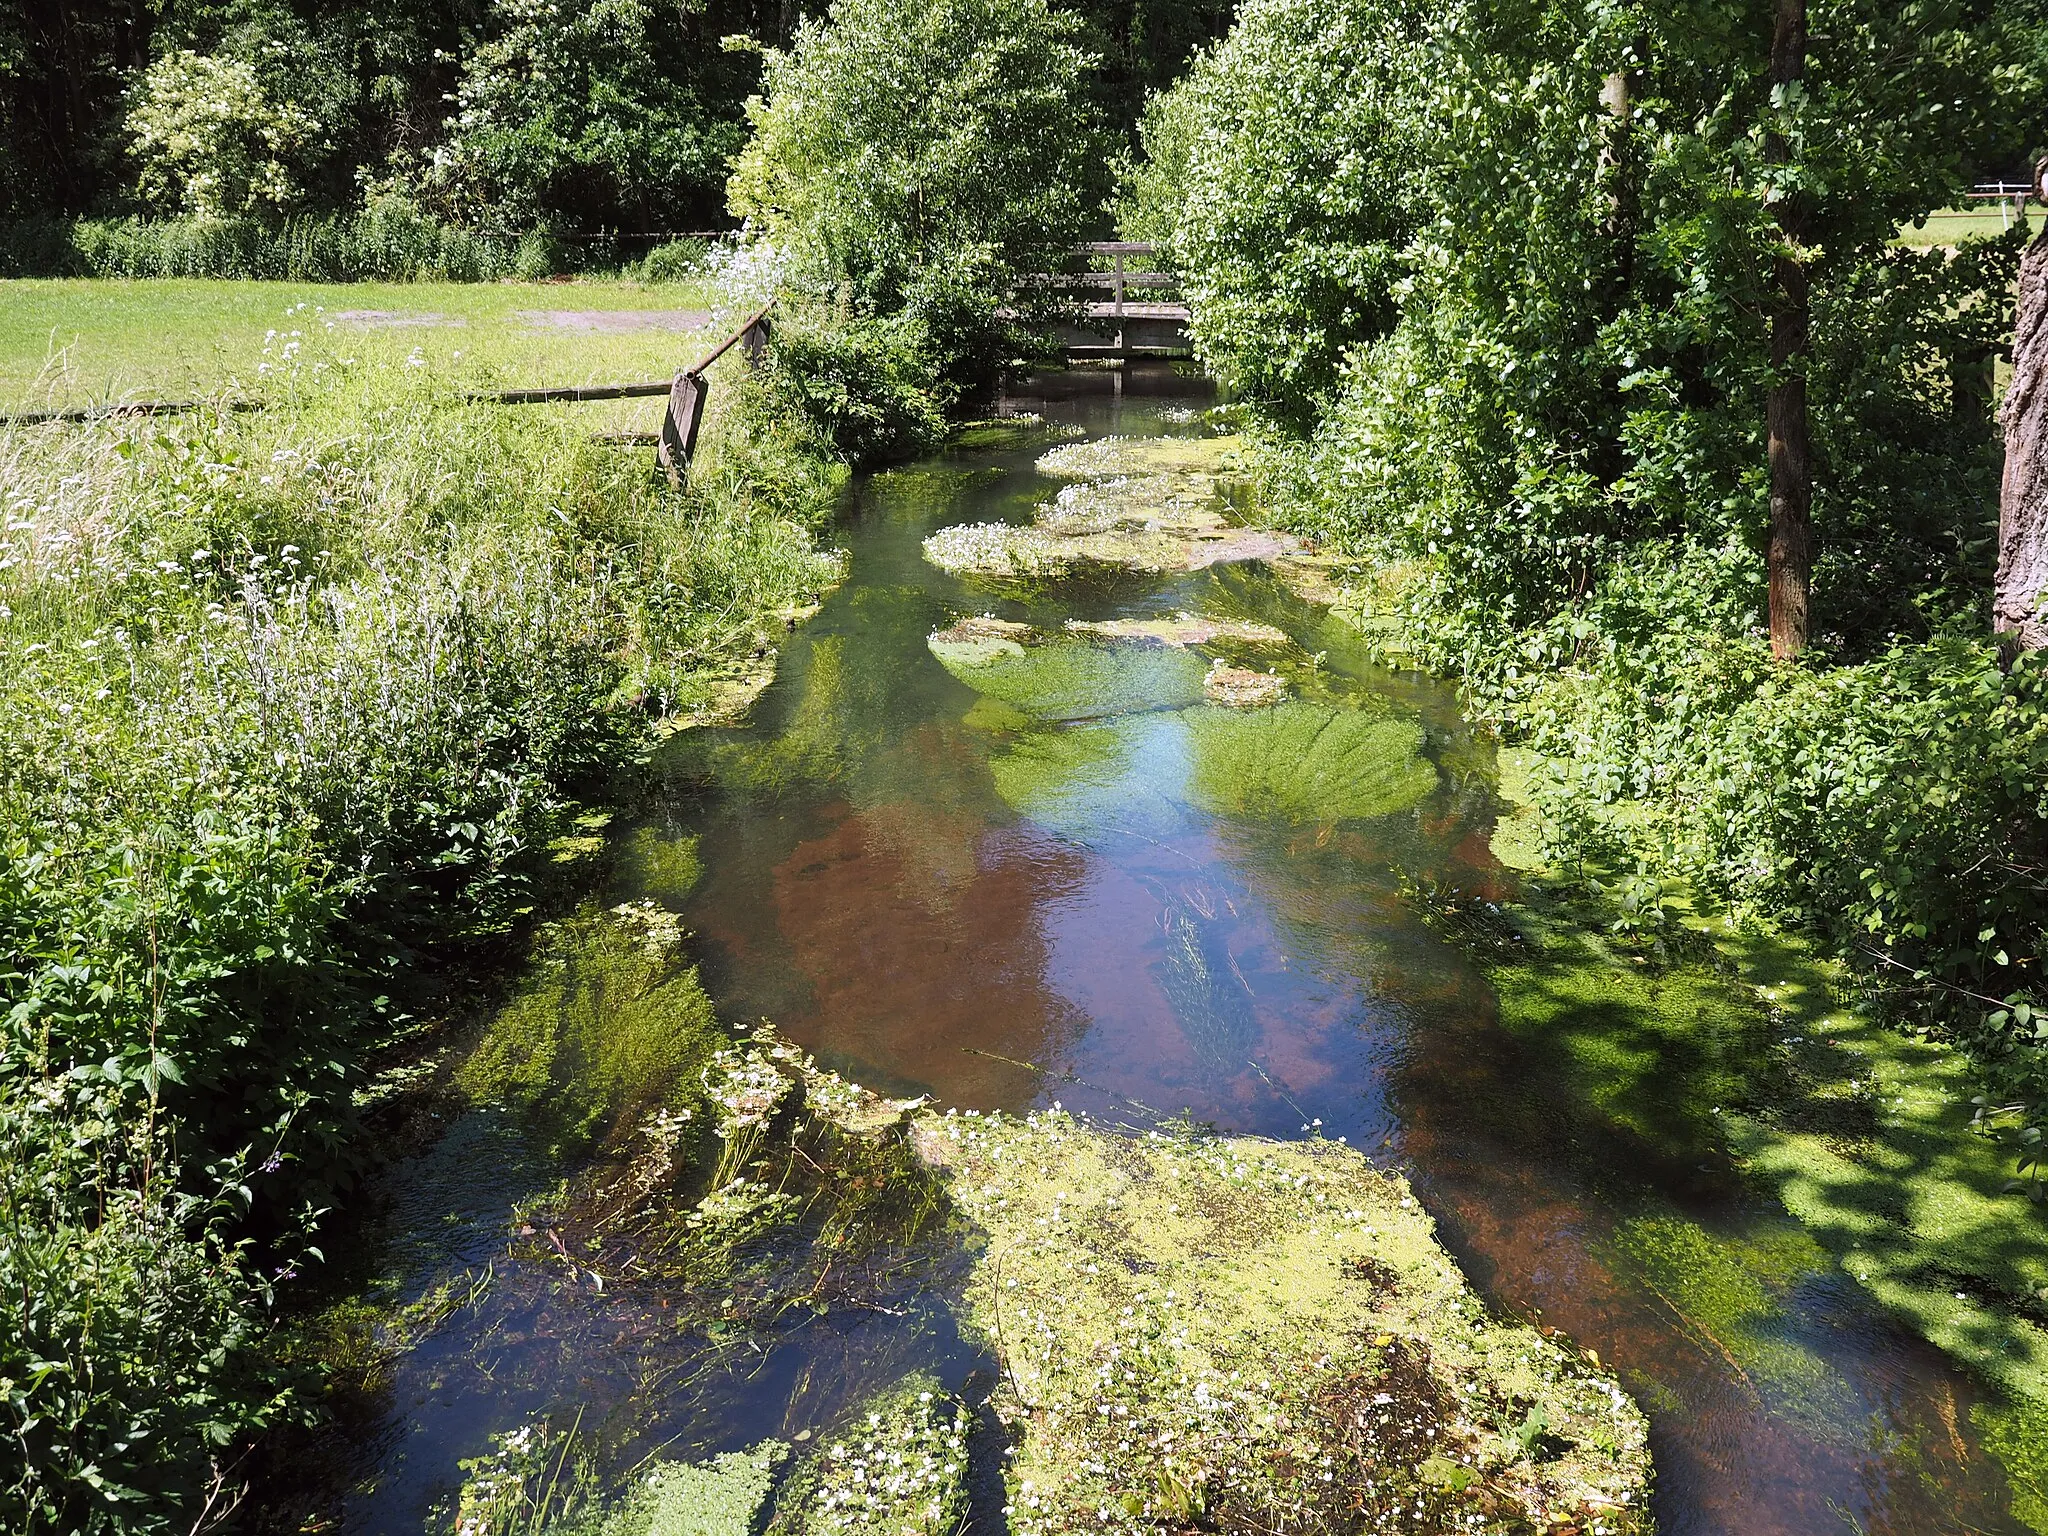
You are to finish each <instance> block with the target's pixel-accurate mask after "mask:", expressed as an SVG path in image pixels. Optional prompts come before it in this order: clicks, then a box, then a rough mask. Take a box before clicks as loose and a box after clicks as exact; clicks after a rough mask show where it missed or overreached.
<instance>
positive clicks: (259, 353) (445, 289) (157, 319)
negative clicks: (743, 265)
mask: <svg viewBox="0 0 2048 1536" xmlns="http://www.w3.org/2000/svg"><path fill="white" fill-rule="evenodd" d="M714 302H715V300H714V297H713V294H712V292H711V290H710V288H709V286H708V285H707V284H703V283H638V282H624V281H590V282H584V281H576V282H543V283H275V282H213V281H207V280H204V279H195V278H163V279H133V280H131V279H119V278H108V279H95V278H79V279H68V278H67V279H54V280H42V279H26V280H17V281H0V410H6V409H11V408H22V407H40V406H46V405H62V406H77V405H85V404H90V403H93V402H96V401H103V400H116V399H123V398H146V397H150V396H183V395H189V394H192V393H195V392H204V391H209V390H213V389H216V388H220V387H223V386H228V385H232V386H237V387H239V388H240V389H241V390H242V391H244V392H247V393H252V394H253V393H260V392H262V390H263V388H264V385H265V374H264V372H263V371H262V365H263V363H264V361H265V357H264V347H265V345H266V343H268V344H269V345H271V346H272V348H273V351H275V349H277V348H279V347H281V346H282V344H283V342H284V341H285V340H288V339H290V337H291V336H292V333H294V332H301V333H303V341H304V345H303V348H302V350H303V351H304V352H305V353H307V354H314V353H318V354H320V355H325V356H333V357H335V358H348V357H353V358H356V359H358V360H360V361H362V362H366V363H368V362H379V361H387V360H388V361H398V360H402V359H405V358H407V357H408V356H410V355H413V354H415V353H416V354H417V355H418V357H419V358H420V360H421V363H422V365H423V366H426V367H429V368H432V369H433V370H434V371H435V372H437V373H440V374H443V375H446V376H450V377H452V378H455V379H457V380H459V381H461V382H462V383H464V384H465V385H470V386H476V385H483V384H504V385H535V384H591V383H621V382H625V381H628V380H634V379H658V378H663V377H666V376H667V375H669V374H671V373H674V372H675V371H676V370H677V369H678V368H680V367H682V366H684V365H685V364H686V363H688V362H689V361H691V360H693V359H694V358H695V357H696V356H697V355H698V353H699V352H700V351H701V350H702V349H703V347H704V346H705V344H706V342H707V341H709V340H712V339H715V338H711V337H709V336H707V335H706V334H705V333H706V330H707V328H708V326H709V324H710V317H709V313H708V312H709V311H710V310H711V309H712V307H713V305H714ZM272 331H275V332H277V333H279V335H278V337H276V338H272V337H270V335H269V333H270V332H272ZM623 407H629V408H631V409H624V408H603V409H600V410H594V411H592V412H591V414H592V416H593V426H594V427H598V428H602V429H605V430H609V429H612V428H615V427H642V426H648V425H650V424H651V422H652V421H653V420H654V419H655V418H656V417H657V416H658V413H659V408H660V407H659V402H658V401H650V400H642V401H627V402H624V403H623ZM600 415H601V416H603V417H604V418H605V419H604V420H602V421H598V420H596V417H597V416H600ZM642 416H645V417H647V418H648V421H647V422H641V421H640V420H639V418H640V417H642Z"/></svg>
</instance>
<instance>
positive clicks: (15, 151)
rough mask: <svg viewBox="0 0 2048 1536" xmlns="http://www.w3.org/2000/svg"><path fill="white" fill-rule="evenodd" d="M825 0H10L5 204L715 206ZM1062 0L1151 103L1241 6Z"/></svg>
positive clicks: (1127, 95)
mask: <svg viewBox="0 0 2048 1536" xmlns="http://www.w3.org/2000/svg"><path fill="white" fill-rule="evenodd" d="M823 9H824V7H823V6H822V5H821V4H817V3H815V0H814V3H809V4H805V3H794V4H793V3H788V0H705V3H703V4H689V5H661V4H654V3H652V0H560V3H554V0H549V3H539V0H398V3H395V4H391V5H383V6H374V7H364V6H359V5H350V4H344V3H341V0H167V3H163V4H152V5H148V6H134V5H129V4H126V3H118V0H65V3H63V4H61V5H31V6H13V7H8V8H6V9H5V10H4V11H0V218H6V217H13V218H20V217H24V216H28V215H42V216H57V217H65V218H73V217H79V216H88V215H89V216H94V217H119V216H132V215H137V214H150V215H153V216H157V217H167V216H190V215H209V216H210V215H215V214H221V213H228V214H239V213H247V212H251V211H254V212H256V213H258V214H261V215H263V216H266V217H272V218H275V217H278V216H280V215H282V214H287V213H289V214H299V215H306V214H313V215H344V216H345V215H349V214H353V213H355V212H357V211H358V210H359V209H360V208H361V207H362V205H363V203H364V201H365V199H366V197H375V196H384V197H387V198H388V197H390V196H393V195H397V196H400V197H404V198H407V199H410V200H412V201H413V202H415V203H417V204H418V205H419V207H420V208H421V210H422V211H423V212H425V213H427V214H429V215H431V216H433V217H436V218H439V219H442V220H444V221H448V222H452V223H454V224H456V225H458V226H460V227H462V228H465V229H469V230H485V231H510V232H512V233H514V234H528V233H531V232H533V231H535V230H536V229H543V228H544V229H548V230H552V231H554V232H556V233H557V234H571V233H573V234H588V233H592V232H596V231H623V232H626V233H628V234H641V235H651V234H656V233H660V232H687V231H693V230H702V229H706V228H710V227H715V226H716V225H718V224H719V223H721V222H723V187H724V183H725V178H726V172H727V163H726V162H727V160H728V158H729V156H730V155H731V154H732V153H733V152H734V151H735V150H737V149H738V148H739V146H740V145H741V143H743V142H744V140H745V138H746V134H747V130H746V120H745V110H744V107H745V102H746V99H747V97H748V95H749V94H750V93H752V92H753V91H755V90H757V89H758V88H759V82H760V70H759V62H760V61H759V58H758V57H757V50H758V48H759V47H767V48H781V47H785V46H787V45H788V44H789V43H790V40H791V38H792V36H793V33H794V30H795V28H796V26H797V24H798V23H799V21H800V20H801V19H802V18H803V17H804V16H806V15H812V16H816V15H819V14H820V13H822V11H823ZM1064 12H1065V14H1067V15H1068V16H1069V17H1070V19H1071V21H1072V27H1071V28H1070V29H1069V34H1068V35H1070V36H1072V37H1074V38H1077V39H1079V40H1081V42H1082V44H1083V46H1084V47H1085V49H1086V50H1087V51H1088V52H1090V53H1091V54H1100V55H1102V56H1104V57H1105V58H1106V59H1107V60H1108V65H1107V67H1106V68H1105V69H1104V70H1102V71H1101V72H1099V73H1097V74H1095V75H1092V76H1091V77H1090V79H1089V80H1088V82H1087V83H1086V87H1085V88H1086V89H1087V90H1088V91H1089V92H1090V95H1091V99H1092V100H1093V101H1095V102H1096V103H1097V104H1098V106H1099V107H1100V108H1101V109H1103V110H1104V111H1106V112H1107V113H1108V114H1109V116H1110V117H1112V118H1113V119H1114V120H1116V121H1117V122H1119V123H1121V124H1124V125H1126V126H1128V125H1129V124H1131V123H1133V122H1135V120H1136V117H1137V115H1138V112H1139V110H1140V109H1141V107H1142V104H1143V100H1144V96H1145V93H1146V92H1147V91H1148V90H1151V89H1154V88H1156V87H1159V86H1162V85H1164V84H1166V83H1167V82H1168V81H1170V80H1171V79H1172V78H1173V77H1174V76H1175V75H1177V74H1178V73H1179V72H1180V70H1181V69H1182V68H1183V67H1184V65H1185V63H1186V60H1187V58H1188V56H1189V54H1190V52H1191V51H1192V50H1193V49H1195V48H1196V47H1198V46H1200V45H1201V44H1203V43H1206V42H1207V41H1209V40H1210V39H1211V38H1213V37H1215V36H1216V35H1217V34H1218V33H1219V32H1221V31H1222V30H1223V28H1224V27H1225V26H1226V25H1227V24H1228V22H1229V19H1230V12H1231V6H1230V5H1229V4H1228V3H1226V0H1201V3H1198V4H1192V5H1178V4H1161V3H1158V0H1074V3H1072V4H1069V5H1067V6H1066V7H1065V8H1064ZM728 39H730V40H736V41H738V42H740V43H743V44H745V45H746V46H739V47H728V46H725V40H728ZM992 62H993V61H992ZM1008 62H1009V63H1011V64H1014V63H1015V62H1016V60H1014V59H1011V60H1009V61H1008ZM1045 62H1051V61H1050V60H1047V61H1045ZM1089 211H1090V212H1091V213H1093V212H1095V210H1093V209H1091V210H1089ZM636 254H637V252H636Z"/></svg>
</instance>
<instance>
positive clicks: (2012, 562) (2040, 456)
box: [1991, 162, 2048, 651]
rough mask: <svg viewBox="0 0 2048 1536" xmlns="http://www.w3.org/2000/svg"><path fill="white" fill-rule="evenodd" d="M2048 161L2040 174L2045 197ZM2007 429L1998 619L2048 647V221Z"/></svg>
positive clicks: (2033, 645)
mask: <svg viewBox="0 0 2048 1536" xmlns="http://www.w3.org/2000/svg"><path fill="white" fill-rule="evenodd" d="M2044 171H2048V162H2043V164H2042V166H2040V167H2037V168H2036V169H2035V172H2034V189H2035V195H2036V196H2039V195H2041V191H2042V176H2043V173H2044ZM1999 424H2000V425H2001V426H2003V427H2004V428H2005V479H2004V482H2003V483H2002V484H2001V485H2000V487H1999V496H1998V574H1997V576H1996V577H1995V578H1994V580H1993V582H1992V586H1991V622H1992V627H1993V628H1994V629H1995V630H1996V631H1997V632H1998V634H1999V635H2001V636H2003V637H2007V641H2006V643H2007V644H2008V645H2017V646H2019V647H2020V648H2022V649H2024V650H2030V651H2038V650H2040V649H2041V648H2042V647H2043V646H2048V617H2044V615H2043V614H2042V612H2041V596H2042V592H2043V590H2044V589H2048V225H2044V226H2043V227H2042V230H2041V233H2040V234H2038V235H2036V236H2035V237H2034V243H2033V244H2032V245H2030V246H2028V247H2027V254H2026V255H2025V256H2024V257H2022V258H2021V259H2020V282H2019V302H2018V304H2017V306H2016V307H2015V310H2014V318H2013V337H2012V383H2011V384H2010V385H2009V386H2008V387H2007V388H2006V391H2005V405H2004V408H2003V409H2002V410H2001V411H2000V412H1999Z"/></svg>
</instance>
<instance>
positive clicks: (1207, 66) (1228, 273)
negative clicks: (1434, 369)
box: [1124, 0, 1426, 423]
mask: <svg viewBox="0 0 2048 1536" xmlns="http://www.w3.org/2000/svg"><path fill="white" fill-rule="evenodd" d="M1424 25H1425V18H1424V15H1423V14H1422V13H1417V12H1414V11H1412V10H1405V9H1398V8H1394V7H1388V6H1383V5H1380V4H1377V3H1362V4H1361V3H1339V4H1330V3H1327V0H1254V3H1251V4H1248V5H1246V6H1244V7H1243V8H1242V9H1241V10H1240V11H1239V13H1238V19H1237V24H1236V25H1235V26H1233V27H1232V28H1231V30H1230V34H1229V35H1228V36H1227V37H1226V38H1225V39H1224V40H1223V41H1222V42H1221V43H1219V44H1217V45H1216V46H1215V47H1214V48H1212V49H1210V50H1209V51H1208V52H1206V53H1204V54H1201V55H1198V56H1197V58H1196V60H1195V64H1194V67H1193V69H1192V70H1191V71H1190V72H1189V73H1188V74H1187V75H1186V76H1185V77H1184V78H1183V79H1181V80H1180V81H1179V82H1178V83H1176V84H1175V85H1174V87H1173V88H1172V89H1171V90H1170V91H1168V92H1166V93H1164V94H1163V95H1160V96H1157V97H1155V98H1154V99H1153V101H1152V103H1151V104H1150V106H1149V107H1148V108H1147V110H1146V114H1145V120H1144V125H1143V138H1144V146H1145V151H1146V159H1145V162H1144V164H1143V165H1142V166H1140V167H1138V168H1137V169H1136V171H1135V172H1134V173H1133V176H1132V178H1131V180H1130V182H1129V184H1128V186H1127V192H1126V209H1125V215H1124V224H1125V233H1126V234H1127V235H1128V236H1129V237H1131V238H1133V239H1151V240H1156V241H1158V242H1160V243H1161V244H1162V245H1163V246H1164V248H1165V252H1164V254H1165V259H1166V261H1167V263H1168V264H1169V265H1170V266H1171V267H1172V268H1173V269H1174V270H1175V271H1177V272H1178V273H1180V275H1181V280H1182V285H1183V288H1184V290H1185V292H1186V294H1187V296H1188V301H1189V304H1190V306H1191V307H1192V309H1193V312H1194V322H1193V324H1192V326H1191V327H1190V331H1191V334H1192V335H1193V338H1194V341H1195V346H1196V349H1197V351H1198V352H1199V353H1200V355H1201V357H1202V359H1203V361H1204V362H1205V363H1207V364H1208V365H1209V366H1210V367H1211V368H1212V369H1213V370H1215V371H1216V372H1217V373H1218V374H1220V375H1221V376H1222V378H1223V379H1224V380H1225V381H1226V382H1227V383H1229V384H1231V385H1232V386H1234V387H1235V388H1237V389H1239V390H1241V391H1243V392H1245V393H1246V394H1248V395H1250V396H1251V397H1253V398H1254V399H1256V400H1258V401H1260V402H1263V403H1265V404H1266V405H1268V406H1269V407H1271V408H1273V409H1275V410H1277V411H1278V412H1280V413H1281V414H1282V415H1283V416H1285V417H1286V418H1287V419H1289V420H1290V421H1293V422H1296V423H1303V422H1306V421H1308V420H1310V419H1311V418H1312V413H1313V410H1314V407H1315V405H1316V403H1317V402H1318V401H1320V400H1322V399H1323V398H1325V397H1326V396H1327V395H1328V394H1329V393H1330V392H1331V391H1332V390H1333V389H1334V387H1335V385H1336V383H1337V377H1338V373H1339V369H1340V366H1341V364H1342V361H1343V358H1344V355H1345V353H1346V352H1347V351H1348V350H1349V349H1350V348H1351V347H1353V346H1355V345H1357V344H1358V343H1359V342H1361V341H1367V340H1371V339H1372V338H1374V337H1376V336H1379V335H1381V334H1383V333H1384V332H1385V331H1386V330H1387V329H1388V328H1389V327H1390V326H1391V325H1392V324H1393V321H1394V318H1395V313H1396V310H1395V304H1394V297H1393V292H1392V289H1393V285H1394V283H1395V282H1396V281H1397V280H1398V279H1399V278H1400V277H1401V276H1402V275H1403V272H1404V263H1403V254H1402V252H1403V247H1404V246H1405V245H1406V244H1407V242H1408V239H1409V237H1410V236H1411V235H1412V234H1413V233H1414V232H1415V229H1416V225H1417V223H1418V221H1419V220H1420V218H1421V216H1422V208H1421V202H1420V193H1421V187H1420V181H1421V169H1422V153H1421V148H1420V145H1419V144H1418V143H1417V142H1416V139H1417V136H1418V134H1419V133H1420V131H1421V129H1422V124H1423V108H1424V104H1425V101H1426V85H1425V82H1424V79H1423V77H1422V74H1421V72H1420V69H1419V64H1420V54H1421V50H1420V48H1419V47H1418V44H1417V39H1418V37H1419V35H1420V33H1421V31H1422V29H1423V27H1424Z"/></svg>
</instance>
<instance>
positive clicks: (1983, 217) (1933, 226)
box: [1898, 203, 2033, 245]
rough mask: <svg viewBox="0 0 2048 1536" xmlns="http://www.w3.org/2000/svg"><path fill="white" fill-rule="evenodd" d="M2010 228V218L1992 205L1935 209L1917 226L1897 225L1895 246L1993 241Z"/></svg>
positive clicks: (1983, 204)
mask: <svg viewBox="0 0 2048 1536" xmlns="http://www.w3.org/2000/svg"><path fill="white" fill-rule="evenodd" d="M2030 217H2033V215H2030ZM2011 227H2012V215H2011V214H2010V213H2008V212H2004V211H2001V209H2000V208H1999V206H1998V204H1996V203H1981V204H1978V205H1977V206H1975V207H1972V208H1937V209H1936V210H1935V211H1934V212H1933V213H1930V214H1928V215H1927V218H1926V219H1925V221H1923V222H1922V223H1920V224H1917V225H1916V224H1904V225H1901V226H1900V228H1899V234H1898V243H1899V244H1900V245H1956V244H1958V243H1960V242H1961V241H1964V240H1968V239H1972V238H1977V237H1981V238H1983V239H1987V240H1989V239H1993V238H1995V237H1997V236H1999V235H2002V234H2004V233H2005V232H2006V230H2008V229H2010V228H2011Z"/></svg>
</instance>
